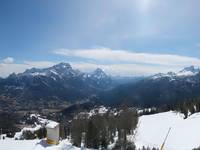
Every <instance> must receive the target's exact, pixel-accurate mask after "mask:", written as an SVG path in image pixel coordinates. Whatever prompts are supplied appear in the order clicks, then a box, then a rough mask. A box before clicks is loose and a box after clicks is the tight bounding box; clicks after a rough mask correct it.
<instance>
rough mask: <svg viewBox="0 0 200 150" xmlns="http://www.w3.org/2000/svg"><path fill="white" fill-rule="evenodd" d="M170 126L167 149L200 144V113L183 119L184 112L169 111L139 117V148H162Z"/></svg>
mask: <svg viewBox="0 0 200 150" xmlns="http://www.w3.org/2000/svg"><path fill="white" fill-rule="evenodd" d="M170 127H171V132H170V133H169V136H168V139H167V141H166V143H165V147H164V149H165V150H191V149H193V148H196V147H198V146H200V142H199V139H200V134H199V132H198V131H199V127H200V113H196V114H193V115H191V116H190V117H188V118H187V119H183V114H180V113H175V112H172V111H169V112H164V113H158V114H154V115H144V116H141V117H140V118H139V124H138V129H137V134H136V137H135V140H136V142H135V144H136V146H137V148H141V147H142V146H150V147H156V148H160V146H161V144H162V143H163V141H164V139H165V136H166V134H167V132H168V130H169V128H170Z"/></svg>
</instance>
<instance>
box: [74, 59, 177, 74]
mask: <svg viewBox="0 0 200 150" xmlns="http://www.w3.org/2000/svg"><path fill="white" fill-rule="evenodd" d="M71 64H72V67H73V68H77V69H80V70H82V71H86V72H91V71H93V70H95V69H96V68H101V69H103V70H104V71H105V72H106V73H108V74H110V75H114V76H118V75H119V76H147V75H152V74H155V73H158V72H163V73H167V72H169V71H178V70H180V69H181V68H177V67H171V68H167V67H164V66H148V65H142V64H104V65H103V64H95V63H83V62H82V63H81V62H78V63H71Z"/></svg>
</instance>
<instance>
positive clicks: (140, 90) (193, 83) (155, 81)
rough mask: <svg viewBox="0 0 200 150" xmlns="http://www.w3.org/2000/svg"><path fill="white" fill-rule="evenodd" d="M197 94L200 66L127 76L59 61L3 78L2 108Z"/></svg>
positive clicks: (156, 101)
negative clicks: (76, 66)
mask: <svg viewBox="0 0 200 150" xmlns="http://www.w3.org/2000/svg"><path fill="white" fill-rule="evenodd" d="M193 97H200V69H199V68H195V67H194V66H191V67H186V68H184V69H183V70H181V71H179V72H168V73H166V74H163V73H159V74H156V75H153V76H149V77H130V78H127V77H111V76H109V75H107V74H106V73H105V72H104V71H103V70H102V69H100V68H97V69H96V70H95V71H93V72H91V73H84V72H81V71H79V70H75V69H73V68H72V67H71V65H70V64H68V63H59V64H57V65H54V66H52V67H49V68H44V69H38V68H32V69H28V70H26V71H25V72H23V73H19V74H15V73H13V74H11V75H10V76H8V77H7V78H5V79H2V78H0V110H1V109H8V110H15V109H16V110H21V109H43V108H49V107H54V106H62V105H63V102H72V103H74V102H77V101H78V102H80V101H81V102H82V101H96V102H98V103H104V104H109V105H118V104H120V103H122V102H123V101H126V102H130V104H133V105H137V106H156V105H162V104H169V103H173V102H174V101H178V100H183V99H185V98H193Z"/></svg>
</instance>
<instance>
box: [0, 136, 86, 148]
mask: <svg viewBox="0 0 200 150" xmlns="http://www.w3.org/2000/svg"><path fill="white" fill-rule="evenodd" d="M0 149H1V150H80V148H78V147H75V146H72V144H71V143H70V142H69V141H68V140H63V141H61V142H60V143H59V144H58V145H53V146H50V145H47V144H46V142H45V140H14V139H8V138H7V139H5V140H0ZM88 150H89V149H88Z"/></svg>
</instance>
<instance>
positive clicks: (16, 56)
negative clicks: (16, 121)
mask: <svg viewBox="0 0 200 150" xmlns="http://www.w3.org/2000/svg"><path fill="white" fill-rule="evenodd" d="M199 7H200V1H199V0H190V1H188V0H177V1H174V0H167V1H161V0H109V1H108V0H84V1H82V0H34V1H33V0H17V1H13V0H1V1H0V76H7V75H8V74H9V73H11V72H22V71H24V70H25V69H26V68H30V67H47V66H50V65H53V64H55V63H58V62H61V61H64V62H69V63H71V64H72V66H73V67H75V68H78V69H81V70H83V71H91V70H93V69H94V68H96V67H102V68H103V69H104V70H105V71H106V72H108V73H109V74H114V75H146V74H153V73H156V72H167V71H170V70H172V71H177V70H179V69H180V68H182V67H185V66H189V65H195V66H199V64H200V60H199V59H200V30H199V26H200V19H199V18H200V8H199ZM88 51H89V52H88ZM61 52H62V53H61ZM83 52H84V54H85V53H86V55H84V54H83ZM99 52H100V53H99ZM100 54H101V57H98V58H97V56H100ZM143 54H144V56H143ZM88 56H90V57H88ZM129 56H131V57H129ZM127 57H128V59H127V60H126V58H127ZM110 58H111V60H110ZM115 58H116V59H115ZM163 60H165V61H163ZM168 60H169V61H168ZM176 60H177V61H176ZM167 62H169V63H167ZM170 62H171V63H170Z"/></svg>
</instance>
